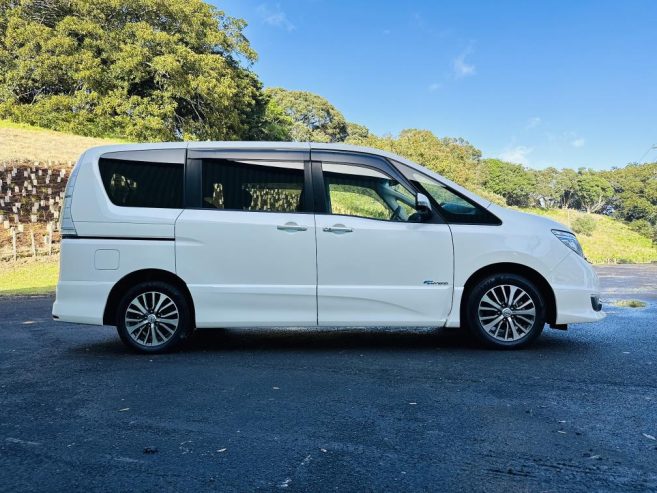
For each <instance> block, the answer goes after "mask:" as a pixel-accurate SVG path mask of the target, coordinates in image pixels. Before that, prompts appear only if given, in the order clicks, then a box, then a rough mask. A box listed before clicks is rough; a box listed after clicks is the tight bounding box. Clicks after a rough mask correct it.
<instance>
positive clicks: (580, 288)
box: [551, 253, 606, 325]
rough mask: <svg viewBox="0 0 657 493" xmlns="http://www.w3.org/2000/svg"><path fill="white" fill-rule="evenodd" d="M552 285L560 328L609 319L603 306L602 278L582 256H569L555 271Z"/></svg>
mask: <svg viewBox="0 0 657 493" xmlns="http://www.w3.org/2000/svg"><path fill="white" fill-rule="evenodd" d="M551 284H552V288H553V290H554V297H555V301H556V305H557V319H556V323H557V324H559V325H561V324H575V323H585V322H597V321H599V320H602V319H603V318H605V317H606V314H605V312H604V311H603V310H602V305H601V304H600V281H599V279H598V275H597V274H596V273H595V270H593V267H592V266H591V264H589V263H588V262H587V261H586V260H584V259H583V258H582V257H580V256H579V255H577V254H575V253H572V254H569V255H567V256H566V257H565V258H564V259H563V260H562V261H561V262H560V263H559V264H558V265H557V267H555V268H554V270H553V271H552V282H551Z"/></svg>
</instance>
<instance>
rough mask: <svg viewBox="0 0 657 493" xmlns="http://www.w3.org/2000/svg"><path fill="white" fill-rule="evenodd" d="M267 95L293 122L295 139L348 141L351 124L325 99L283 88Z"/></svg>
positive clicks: (268, 90)
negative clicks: (348, 125)
mask: <svg viewBox="0 0 657 493" xmlns="http://www.w3.org/2000/svg"><path fill="white" fill-rule="evenodd" d="M266 94H267V96H269V97H270V98H271V100H272V101H273V102H274V103H275V104H276V105H278V106H279V107H280V108H282V109H283V112H284V113H285V114H286V115H287V116H288V117H289V118H290V120H291V121H292V126H291V128H290V130H289V131H290V135H291V137H292V139H293V140H295V141H298V142H309V141H313V142H344V140H345V139H346V138H347V136H348V127H347V121H346V120H345V119H344V116H342V113H340V112H339V111H338V110H337V109H336V108H335V106H333V105H332V104H331V103H329V102H328V101H327V100H326V99H324V98H323V97H321V96H318V95H317V94H313V93H310V92H305V91H288V90H287V89H283V88H280V87H275V88H268V89H267V90H266ZM363 128H364V127H363Z"/></svg>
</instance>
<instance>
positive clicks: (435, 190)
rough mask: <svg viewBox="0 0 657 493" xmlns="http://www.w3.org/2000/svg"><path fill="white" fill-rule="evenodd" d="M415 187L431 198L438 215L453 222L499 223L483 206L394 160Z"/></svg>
mask: <svg viewBox="0 0 657 493" xmlns="http://www.w3.org/2000/svg"><path fill="white" fill-rule="evenodd" d="M395 165H396V167H397V168H398V169H399V170H400V171H401V172H402V173H403V174H404V176H405V177H406V178H407V179H408V181H410V182H411V183H412V184H413V186H415V188H417V189H418V190H419V191H420V192H422V193H424V194H425V195H427V196H428V197H431V198H432V199H433V203H434V205H436V206H437V207H438V210H439V212H440V215H441V216H442V217H443V218H444V219H445V220H446V221H447V222H448V223H453V224H501V223H500V220H499V219H498V218H497V217H496V216H494V215H493V214H491V213H490V212H489V211H487V210H486V209H485V208H483V207H482V206H480V205H479V204H476V203H474V202H472V201H471V200H469V199H467V198H465V197H463V196H461V195H460V194H458V193H456V192H455V191H453V190H451V189H449V188H447V187H446V186H445V185H443V184H442V183H440V182H439V181H438V180H435V179H433V178H431V177H430V176H427V175H425V174H424V173H420V172H419V171H416V170H414V169H413V168H411V167H409V166H406V165H404V164H401V163H399V162H395Z"/></svg>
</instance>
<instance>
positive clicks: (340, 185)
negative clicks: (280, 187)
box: [322, 163, 420, 222]
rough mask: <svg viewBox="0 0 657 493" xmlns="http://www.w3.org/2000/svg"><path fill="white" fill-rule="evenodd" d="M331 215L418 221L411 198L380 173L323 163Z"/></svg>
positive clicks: (347, 165)
mask: <svg viewBox="0 0 657 493" xmlns="http://www.w3.org/2000/svg"><path fill="white" fill-rule="evenodd" d="M322 170H323V172H324V185H325V187H326V193H327V196H328V201H329V206H330V207H329V210H330V212H331V214H339V215H344V216H359V217H365V218H370V219H381V220H386V221H403V222H406V221H414V222H417V221H420V215H419V214H417V212H416V210H415V196H414V195H413V194H412V193H411V192H409V191H408V190H407V189H406V188H405V187H403V186H402V185H401V184H399V182H397V181H396V180H394V179H392V178H390V177H389V176H387V175H385V174H383V173H381V172H380V171H377V170H374V169H371V168H366V167H362V166H354V165H349V164H333V163H323V164H322Z"/></svg>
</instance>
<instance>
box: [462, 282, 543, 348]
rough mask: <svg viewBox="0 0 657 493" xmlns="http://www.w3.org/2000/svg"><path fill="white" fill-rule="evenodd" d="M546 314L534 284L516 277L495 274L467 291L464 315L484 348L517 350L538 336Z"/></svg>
mask: <svg viewBox="0 0 657 493" xmlns="http://www.w3.org/2000/svg"><path fill="white" fill-rule="evenodd" d="M545 313H546V310H545V301H544V300H543V296H542V295H541V292H540V291H539V289H538V288H537V287H536V286H535V285H534V283H532V282H531V281H530V280H528V279H526V278H524V277H522V276H519V275H516V274H495V275H492V276H489V277H487V278H485V279H482V280H481V281H479V282H478V283H477V284H476V285H475V286H474V288H473V289H472V290H471V291H470V293H469V295H468V299H467V302H466V305H465V313H464V314H463V315H464V319H465V322H466V325H467V326H468V328H469V329H470V331H471V332H472V333H473V334H474V335H475V336H476V337H477V338H478V339H479V340H481V341H482V342H484V343H485V344H486V345H488V346H491V347H497V348H519V347H523V346H526V345H528V344H530V343H531V342H532V341H534V340H535V339H536V338H537V337H538V336H539V335H541V332H542V331H543V326H544V325H545V318H546V315H545Z"/></svg>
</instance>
